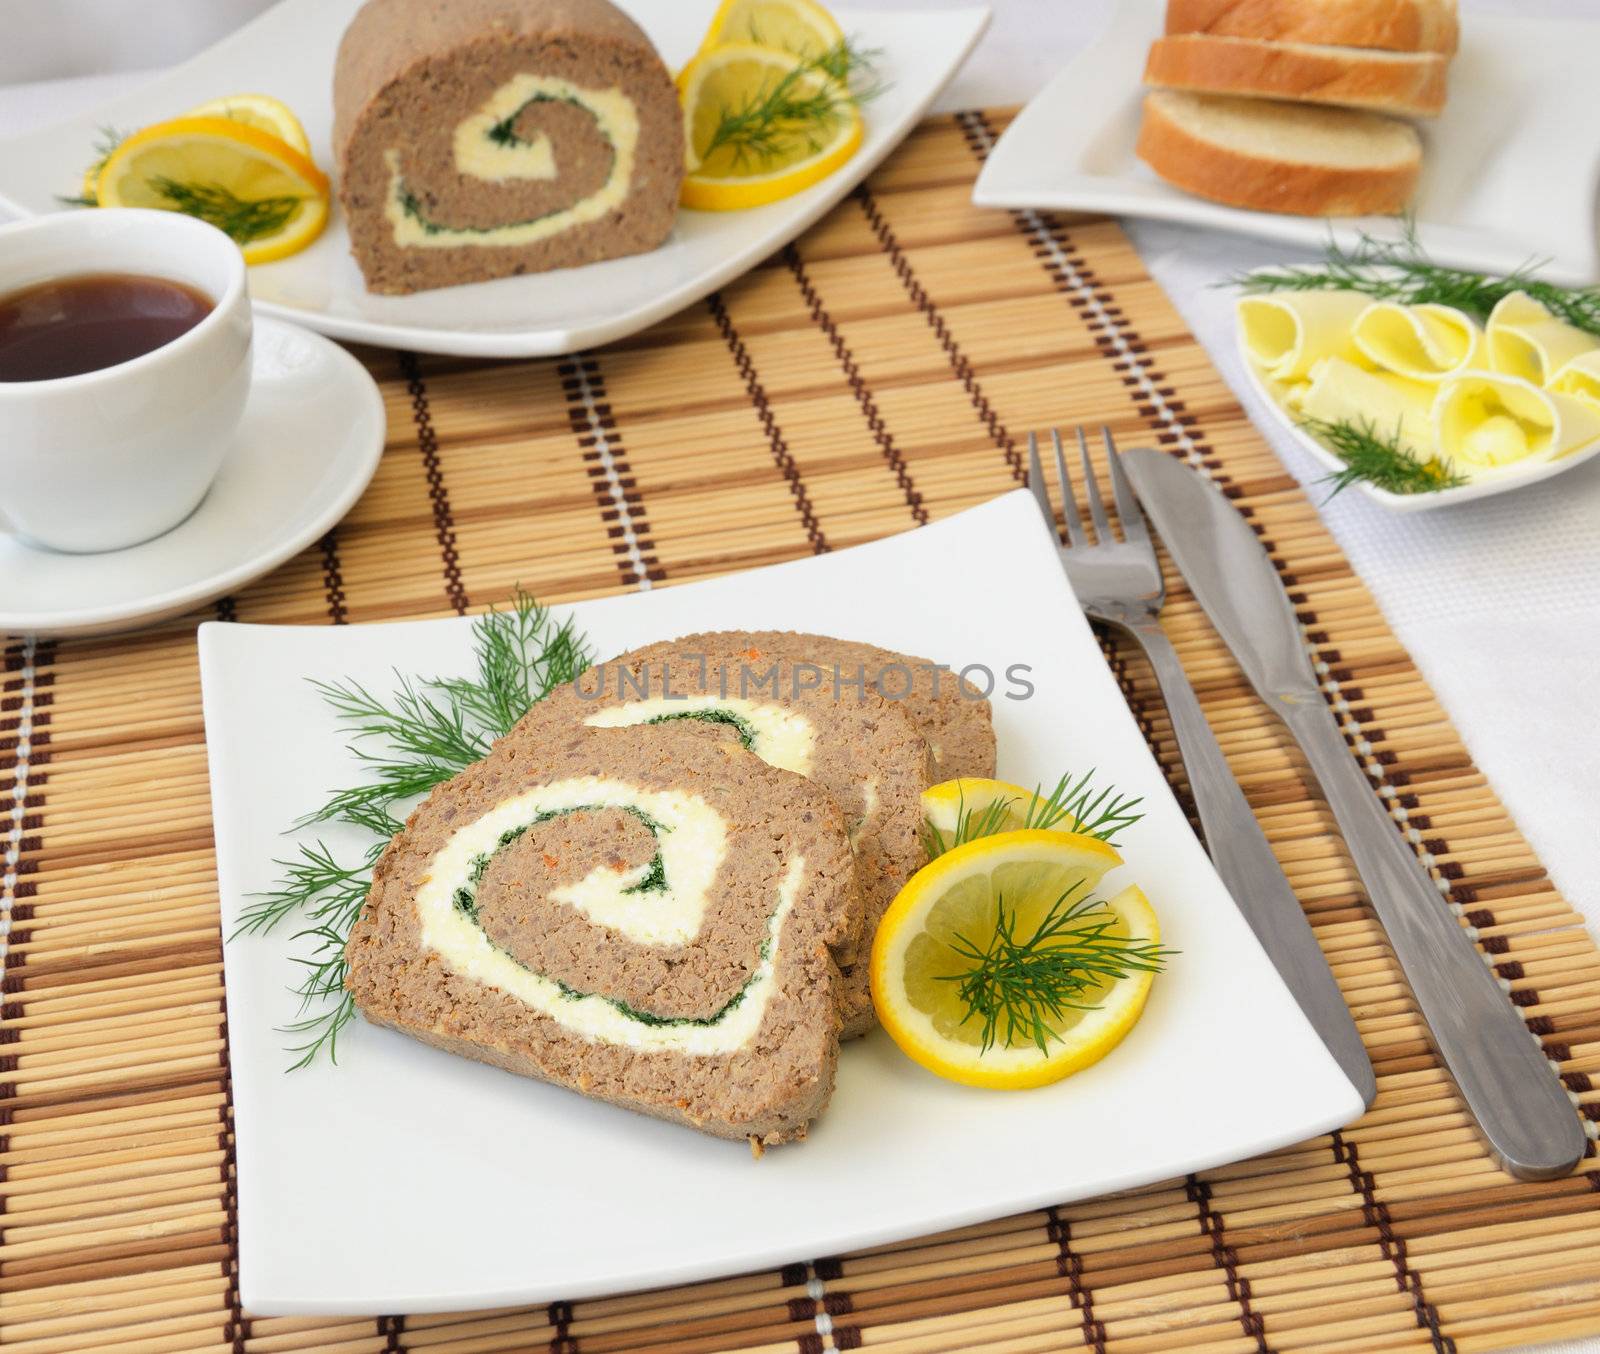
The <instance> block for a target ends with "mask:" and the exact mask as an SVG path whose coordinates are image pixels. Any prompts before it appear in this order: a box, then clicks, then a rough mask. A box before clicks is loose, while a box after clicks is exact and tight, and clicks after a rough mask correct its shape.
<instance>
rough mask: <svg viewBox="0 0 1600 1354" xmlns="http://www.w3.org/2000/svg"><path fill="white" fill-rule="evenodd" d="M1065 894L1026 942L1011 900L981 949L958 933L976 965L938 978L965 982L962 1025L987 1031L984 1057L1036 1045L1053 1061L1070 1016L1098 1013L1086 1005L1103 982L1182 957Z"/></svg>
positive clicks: (956, 944) (957, 944)
mask: <svg viewBox="0 0 1600 1354" xmlns="http://www.w3.org/2000/svg"><path fill="white" fill-rule="evenodd" d="M1077 887H1079V886H1074V888H1072V889H1069V890H1068V891H1067V892H1066V893H1063V894H1062V895H1061V896H1060V897H1059V898H1057V899H1056V900H1055V902H1054V903H1052V904H1051V905H1050V910H1049V911H1048V912H1046V913H1045V915H1044V916H1043V917H1042V918H1041V919H1040V921H1039V924H1038V925H1037V926H1036V927H1034V929H1033V933H1032V934H1031V935H1029V936H1027V937H1026V938H1022V937H1019V936H1018V934H1017V914H1016V911H1015V909H1009V908H1007V906H1006V902H1005V899H1004V898H998V899H996V901H995V923H994V934H993V935H991V936H990V937H989V938H988V939H987V941H985V942H984V943H982V944H980V943H978V942H977V941H974V940H973V939H970V938H969V937H967V936H964V935H960V934H958V935H957V936H956V938H955V939H954V940H953V941H951V942H950V947H951V949H953V950H954V951H955V952H956V953H957V954H958V955H960V956H961V957H962V958H963V959H965V960H968V961H969V967H967V968H966V969H965V970H964V971H963V972H961V973H949V974H939V975H938V981H940V982H947V983H959V984H960V986H959V988H958V989H957V992H958V994H959V996H960V998H961V1002H962V1004H963V1005H964V1006H965V1007H966V1008H967V1015H966V1016H965V1017H964V1018H963V1020H962V1024H966V1023H967V1021H969V1020H977V1021H979V1022H980V1023H981V1025H982V1031H981V1038H982V1050H981V1051H982V1052H984V1053H987V1052H988V1051H989V1050H990V1049H991V1048H993V1047H994V1046H995V1045H996V1044H1002V1045H1003V1046H1004V1047H1006V1048H1018V1047H1021V1046H1023V1045H1026V1044H1033V1045H1035V1046H1036V1047H1037V1048H1038V1050H1039V1052H1040V1053H1043V1054H1046V1055H1048V1054H1049V1052H1050V1041H1051V1040H1052V1039H1057V1038H1059V1037H1060V1036H1059V1035H1057V1033H1056V1030H1055V1026H1056V1025H1059V1024H1060V1023H1061V1021H1062V1019H1063V1018H1064V1017H1065V1016H1066V1014H1067V1012H1068V1011H1092V1010H1095V1009H1096V1007H1095V1006H1094V1005H1093V1004H1092V1003H1090V1002H1087V1001H1086V1000H1085V998H1089V997H1092V996H1093V995H1094V992H1095V989H1096V988H1098V987H1100V986H1101V985H1102V984H1104V983H1111V982H1116V981H1118V980H1120V979H1122V978H1126V977H1128V976H1129V975H1130V974H1134V973H1159V972H1160V971H1161V969H1162V967H1163V966H1164V965H1165V962H1166V960H1167V958H1168V957H1169V956H1170V955H1172V954H1174V953H1175V951H1173V950H1167V949H1163V948H1162V947H1161V946H1160V945H1158V944H1156V943H1155V942H1153V941H1149V940H1140V939H1136V938H1134V937H1132V936H1126V935H1118V934H1117V933H1116V932H1115V931H1114V930H1113V928H1114V927H1115V926H1116V925H1117V922H1118V917H1117V914H1116V913H1115V912H1114V911H1112V910H1111V908H1109V907H1108V906H1107V905H1106V904H1105V903H1103V902H1101V901H1099V900H1098V899H1096V898H1083V899H1080V900H1079V901H1077V902H1072V901H1071V896H1072V894H1073V893H1074V892H1076V890H1077Z"/></svg>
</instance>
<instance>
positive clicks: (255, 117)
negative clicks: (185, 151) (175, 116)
mask: <svg viewBox="0 0 1600 1354" xmlns="http://www.w3.org/2000/svg"><path fill="white" fill-rule="evenodd" d="M183 116H184V117H186V118H227V119H229V120H230V121H232V122H239V123H243V124H244V125H245V126H246V127H254V128H255V129H256V130H257V131H260V132H266V133H267V134H268V135H269V136H275V137H277V138H278V140H280V141H282V142H283V143H284V144H285V145H288V146H293V147H294V148H295V149H296V150H297V151H299V152H300V154H302V155H304V156H306V157H307V158H308V159H309V158H310V155H311V142H310V141H308V140H307V139H306V129H305V128H304V127H302V126H301V125H300V119H299V118H297V117H296V116H295V115H294V112H293V110H292V109H290V107H289V105H288V104H286V103H284V102H283V101H282V100H281V99H275V98H273V97H272V95H270V94H230V95H228V96H227V97H226V98H224V99H209V100H207V101H206V102H205V103H203V104H200V105H198V106H197V107H195V108H191V109H190V110H189V111H188V112H187V113H185V114H183Z"/></svg>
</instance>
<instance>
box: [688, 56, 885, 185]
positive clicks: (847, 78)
mask: <svg viewBox="0 0 1600 1354" xmlns="http://www.w3.org/2000/svg"><path fill="white" fill-rule="evenodd" d="M876 56H877V53H876V52H870V51H863V50H862V49H860V48H858V47H855V46H854V45H852V44H851V42H850V41H849V40H848V39H846V38H840V39H839V41H838V42H836V43H834V44H833V45H832V46H831V47H829V48H827V49H826V50H824V51H822V52H818V53H817V54H816V55H815V56H807V57H804V58H802V59H801V60H799V61H797V62H796V63H795V64H794V66H793V67H791V68H790V69H789V70H787V71H785V72H784V74H783V75H781V76H780V77H779V78H778V79H777V80H775V81H773V82H772V83H771V84H770V85H766V86H764V87H763V88H761V89H760V90H758V91H756V92H755V93H754V94H751V95H749V96H748V97H747V98H746V99H745V100H744V101H743V102H742V103H739V104H737V105H731V106H725V107H723V108H722V109H721V110H719V113H718V119H717V125H716V127H715V128H714V129H713V130H712V133H711V136H710V139H709V140H708V141H707V142H706V146H705V149H704V150H703V151H702V152H701V153H700V158H701V159H702V160H708V159H710V158H711V156H712V155H714V154H715V153H716V152H717V151H726V152H727V153H728V154H729V155H730V156H731V158H732V160H733V163H734V164H735V165H736V166H738V167H740V168H744V167H745V166H747V165H751V164H753V165H755V166H756V167H761V166H765V165H770V164H772V163H773V162H774V161H777V160H779V159H783V158H786V157H789V156H792V155H793V154H794V153H795V152H796V150H797V149H799V148H804V150H805V151H806V152H807V153H808V154H814V153H815V152H817V151H819V150H821V149H822V148H823V146H825V145H826V144H827V143H828V140H829V138H830V137H831V136H832V135H833V133H834V131H835V130H836V129H837V128H838V126H839V123H840V121H841V120H842V118H843V116H844V110H845V109H846V108H848V107H849V106H850V105H852V104H861V103H865V102H866V101H867V100H868V99H871V98H874V97H875V96H876V95H878V94H879V93H881V92H882V88H883V87H882V85H880V84H879V83H877V80H876V77H875V75H874V73H873V61H874V60H875V59H876Z"/></svg>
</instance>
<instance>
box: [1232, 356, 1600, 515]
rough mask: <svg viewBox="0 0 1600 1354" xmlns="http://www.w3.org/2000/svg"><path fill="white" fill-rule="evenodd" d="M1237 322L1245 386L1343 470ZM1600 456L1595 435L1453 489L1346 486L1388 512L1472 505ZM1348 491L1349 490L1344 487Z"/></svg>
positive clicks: (1318, 456)
mask: <svg viewBox="0 0 1600 1354" xmlns="http://www.w3.org/2000/svg"><path fill="white" fill-rule="evenodd" d="M1237 328H1238V326H1237V325H1235V331H1236V332H1235V338H1236V339H1237V341H1238V349H1239V362H1240V364H1241V365H1242V366H1243V367H1244V369H1245V371H1246V372H1248V373H1249V375H1250V384H1251V385H1252V386H1253V387H1254V388H1255V392H1256V394H1257V395H1259V396H1260V397H1261V403H1262V405H1263V406H1264V407H1265V408H1266V410H1267V412H1268V413H1269V414H1271V416H1272V418H1273V420H1274V421H1275V422H1276V423H1277V424H1278V425H1279V426H1280V427H1282V428H1283V429H1284V431H1285V432H1287V433H1288V434H1289V436H1291V437H1292V438H1294V440H1295V441H1296V442H1298V443H1299V444H1300V445H1301V446H1302V447H1304V448H1305V449H1306V451H1307V452H1309V453H1310V454H1311V456H1312V457H1313V458H1314V459H1315V460H1316V461H1317V462H1318V464H1320V465H1323V466H1326V467H1327V469H1328V473H1329V474H1334V475H1336V474H1338V473H1339V472H1340V471H1341V470H1343V469H1344V460H1343V458H1341V457H1340V456H1339V455H1337V454H1336V453H1335V452H1333V451H1331V450H1329V449H1328V448H1327V447H1325V446H1323V445H1322V443H1321V442H1319V441H1317V439H1316V438H1315V437H1313V436H1312V435H1311V434H1310V433H1308V432H1307V431H1306V430H1305V429H1304V428H1302V427H1301V426H1300V424H1299V423H1298V422H1297V421H1296V420H1295V417H1294V414H1293V413H1292V412H1291V411H1290V409H1289V408H1288V406H1287V405H1286V404H1285V403H1284V400H1283V390H1282V388H1281V387H1280V386H1279V385H1278V384H1277V383H1276V382H1274V381H1271V380H1269V379H1268V378H1267V377H1266V376H1265V375H1263V374H1262V371H1261V368H1260V366H1259V364H1257V363H1256V362H1255V360H1254V359H1253V358H1251V356H1250V354H1249V352H1248V351H1247V350H1246V348H1245V346H1244V342H1243V339H1242V338H1239V337H1238V334H1237ZM1596 455H1600V439H1596V440H1595V441H1593V442H1591V443H1590V444H1589V445H1588V446H1586V447H1581V448H1579V449H1578V450H1577V451H1569V452H1568V453H1567V454H1566V455H1565V456H1562V457H1559V458H1557V459H1556V460H1553V461H1541V462H1538V463H1536V464H1533V465H1526V466H1518V465H1515V464H1513V465H1510V466H1507V467H1506V468H1505V469H1503V470H1498V471H1496V472H1495V473H1493V474H1489V475H1483V476H1480V477H1479V478H1477V479H1472V480H1468V481H1467V482H1466V483H1465V484H1458V485H1457V486H1456V487H1455V488H1453V489H1436V490H1434V491H1433V492H1432V493H1427V494H1394V493H1390V492H1389V491H1388V490H1387V489H1380V488H1378V486H1377V485H1375V484H1368V483H1367V482H1366V481H1365V480H1357V481H1356V482H1355V483H1354V484H1353V485H1351V486H1350V487H1351V489H1354V490H1358V491H1359V492H1360V493H1362V494H1364V495H1365V496H1366V497H1368V498H1370V499H1371V500H1372V501H1373V502H1374V503H1378V504H1381V505H1382V506H1383V507H1385V508H1387V509H1388V510H1389V511H1390V512H1406V513H1409V512H1432V511H1433V510H1434V509H1435V508H1448V507H1453V506H1455V505H1456V504H1459V503H1472V502H1475V501H1477V500H1478V499H1480V498H1493V497H1494V496H1495V495H1496V494H1506V493H1510V492H1511V491H1512V490H1513V489H1525V488H1527V486H1528V485H1530V484H1538V483H1540V482H1542V481H1544V480H1548V479H1553V478H1554V477H1555V476H1557V475H1561V474H1564V473H1565V472H1566V471H1568V470H1571V469H1573V468H1574V467H1576V466H1580V465H1582V464H1583V463H1584V462H1585V461H1588V460H1592V459H1593V458H1594V457H1595V456H1596ZM1346 492H1348V491H1346Z"/></svg>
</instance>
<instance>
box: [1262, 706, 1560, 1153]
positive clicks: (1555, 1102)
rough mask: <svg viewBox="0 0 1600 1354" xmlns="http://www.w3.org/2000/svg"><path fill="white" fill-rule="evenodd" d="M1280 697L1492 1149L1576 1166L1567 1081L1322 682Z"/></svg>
mask: <svg viewBox="0 0 1600 1354" xmlns="http://www.w3.org/2000/svg"><path fill="white" fill-rule="evenodd" d="M1272 703H1273V704H1274V706H1275V707H1276V709H1277V711H1278V713H1279V715H1280V716H1281V717H1282V718H1283V719H1284V721H1285V722H1286V723H1287V724H1288V726H1289V728H1290V730H1291V731H1292V732H1293V734H1294V736H1295V738H1296V739H1297V740H1298V741H1299V744H1300V746H1301V748H1302V749H1304V751H1305V754H1306V756H1307V758H1308V759H1309V760H1310V763H1311V769H1312V771H1313V772H1315V774H1316V777H1317V780H1318V781H1319V782H1320V783H1321V785H1322V790H1323V793H1324V794H1325V795H1326V796H1327V799H1328V804H1329V806H1330V807H1331V808H1332V810H1333V816H1334V817H1335V818H1336V819H1337V820H1338V823H1339V830H1340V831H1341V832H1342V833H1343V835H1344V839H1345V844H1346V845H1347V846H1348V847H1349V849H1350V854H1351V856H1352V858H1353V859H1354V861H1355V866H1356V870H1357V871H1358V872H1359V874H1360V876H1361V881H1362V883H1363V884H1364V885H1365V886H1366V890H1367V896H1368V897H1369V898H1370V899H1371V900H1372V907H1373V910H1374V911H1375V912H1376V913H1377V914H1378V920H1379V921H1381V922H1382V923H1383V928H1384V930H1385V931H1387V932H1388V933H1389V942H1390V944H1391V945H1392V946H1393V947H1394V953H1395V958H1396V959H1398V960H1399V961H1400V967H1401V969H1402V970H1403V971H1404V973H1405V976H1406V979H1407V981H1408V982H1409V983H1410V985H1411V991H1412V994H1413V995H1414V996H1415V998H1416V1002H1417V1007H1418V1009H1419V1010H1420V1011H1421V1013H1422V1017H1423V1020H1424V1021H1425V1022H1426V1023H1427V1026H1428V1028H1429V1030H1430V1031H1431V1033H1432V1038H1433V1043H1434V1046H1435V1048H1437V1050H1438V1052H1439V1056H1440V1057H1441V1058H1443V1059H1444V1062H1445V1065H1446V1066H1447V1067H1448V1068H1449V1069H1450V1074H1451V1075H1452V1076H1453V1077H1454V1078H1455V1081H1456V1085H1457V1086H1459V1087H1460V1088H1461V1094H1462V1096H1463V1097H1464V1098H1465V1100H1466V1102H1467V1105H1468V1107H1469V1108H1470V1110H1471V1111H1472V1115H1473V1117H1474V1118H1475V1119H1476V1120H1477V1122H1478V1126H1479V1129H1480V1130H1481V1132H1482V1134H1483V1136H1484V1138H1485V1139H1486V1141H1487V1142H1488V1145H1489V1148H1490V1150H1491V1151H1492V1152H1493V1153H1494V1155H1495V1156H1496V1158H1497V1159H1498V1160H1499V1161H1500V1164H1501V1165H1502V1166H1504V1167H1505V1169H1506V1170H1508V1171H1509V1172H1511V1174H1512V1175H1515V1176H1517V1177H1519V1178H1520V1179H1524V1180H1547V1179H1550V1178H1551V1177H1553V1176H1559V1175H1565V1174H1567V1173H1568V1172H1569V1171H1571V1170H1572V1169H1573V1168H1574V1167H1575V1166H1576V1165H1577V1163H1578V1160H1579V1159H1580V1158H1581V1157H1582V1156H1583V1152H1584V1145H1585V1137H1584V1132H1583V1126H1582V1124H1581V1123H1580V1122H1579V1120H1578V1115H1577V1112H1576V1111H1575V1110H1574V1108H1573V1106H1572V1102H1571V1100H1570V1099H1569V1097H1568V1095H1567V1092H1566V1089H1565V1087H1563V1086H1562V1084H1561V1081H1560V1078H1559V1077H1558V1076H1557V1075H1556V1074H1555V1072H1554V1070H1553V1069H1552V1067H1551V1064H1550V1061H1549V1059H1548V1058H1546V1057H1545V1054H1544V1050H1543V1049H1542V1048H1541V1047H1540V1046H1539V1041H1538V1040H1537V1039H1536V1038H1535V1037H1534V1035H1533V1034H1532V1032H1531V1031H1529V1029H1528V1027H1527V1026H1526V1025H1525V1024H1523V1021H1522V1017H1521V1015H1519V1014H1518V1012H1517V1008H1516V1007H1514V1006H1513V1005H1512V1004H1511V1002H1510V1001H1509V1000H1508V999H1507V997H1506V994H1505V992H1504V991H1503V990H1502V989H1501V987H1500V984H1499V982H1498V981H1497V980H1496V978H1495V975H1494V973H1493V972H1492V971H1491V970H1490V968H1489V966H1488V964H1486V963H1485V962H1484V960H1483V957H1482V956H1481V955H1480V954H1479V952H1478V950H1477V947H1476V946H1474V945H1473V943H1472V940H1471V938H1470V937H1469V936H1468V935H1467V933H1466V931H1465V930H1464V929H1463V928H1462V927H1461V925H1460V923H1459V922H1457V920H1456V918H1455V916H1454V914H1453V913H1452V912H1451V911H1450V909H1449V908H1448V906H1446V904H1445V901H1444V899H1443V898H1442V897H1441V896H1440V893H1439V888H1438V886H1437V885H1436V884H1435V883H1434V881H1433V878H1432V877H1431V876H1430V875H1429V874H1428V872H1427V871H1426V870H1425V869H1424V868H1423V866H1422V862H1421V861H1420V860H1418V859H1417V857H1416V855H1415V853H1414V852H1413V851H1412V850H1411V847H1410V845H1409V844H1408V843H1407V842H1406V840H1405V838H1404V837H1403V836H1402V835H1401V834H1400V832H1398V831H1397V830H1396V827H1395V823H1394V820H1393V819H1392V818H1391V817H1390V816H1389V812H1388V810H1387V809H1386V808H1385V807H1384V806H1383V803H1382V801H1381V800H1380V799H1379V797H1378V796H1377V795H1376V794H1375V793H1374V792H1373V786H1372V782H1371V781H1370V780H1369V778H1368V776H1367V773H1366V771H1365V769H1364V768H1363V767H1362V766H1361V764H1360V763H1359V762H1358V761H1357V760H1356V758H1355V756H1354V755H1353V753H1352V752H1351V749H1350V746H1349V745H1348V744H1347V743H1346V742H1345V739H1344V734H1343V733H1342V732H1341V731H1340V729H1339V726H1338V725H1337V724H1336V723H1335V722H1334V717H1333V712H1332V711H1331V710H1329V709H1328V706H1327V703H1326V702H1325V701H1324V700H1323V699H1322V697H1321V695H1320V694H1319V693H1309V694H1307V695H1302V696H1295V697H1287V696H1286V697H1280V698H1279V699H1278V700H1277V701H1274V702H1272Z"/></svg>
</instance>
